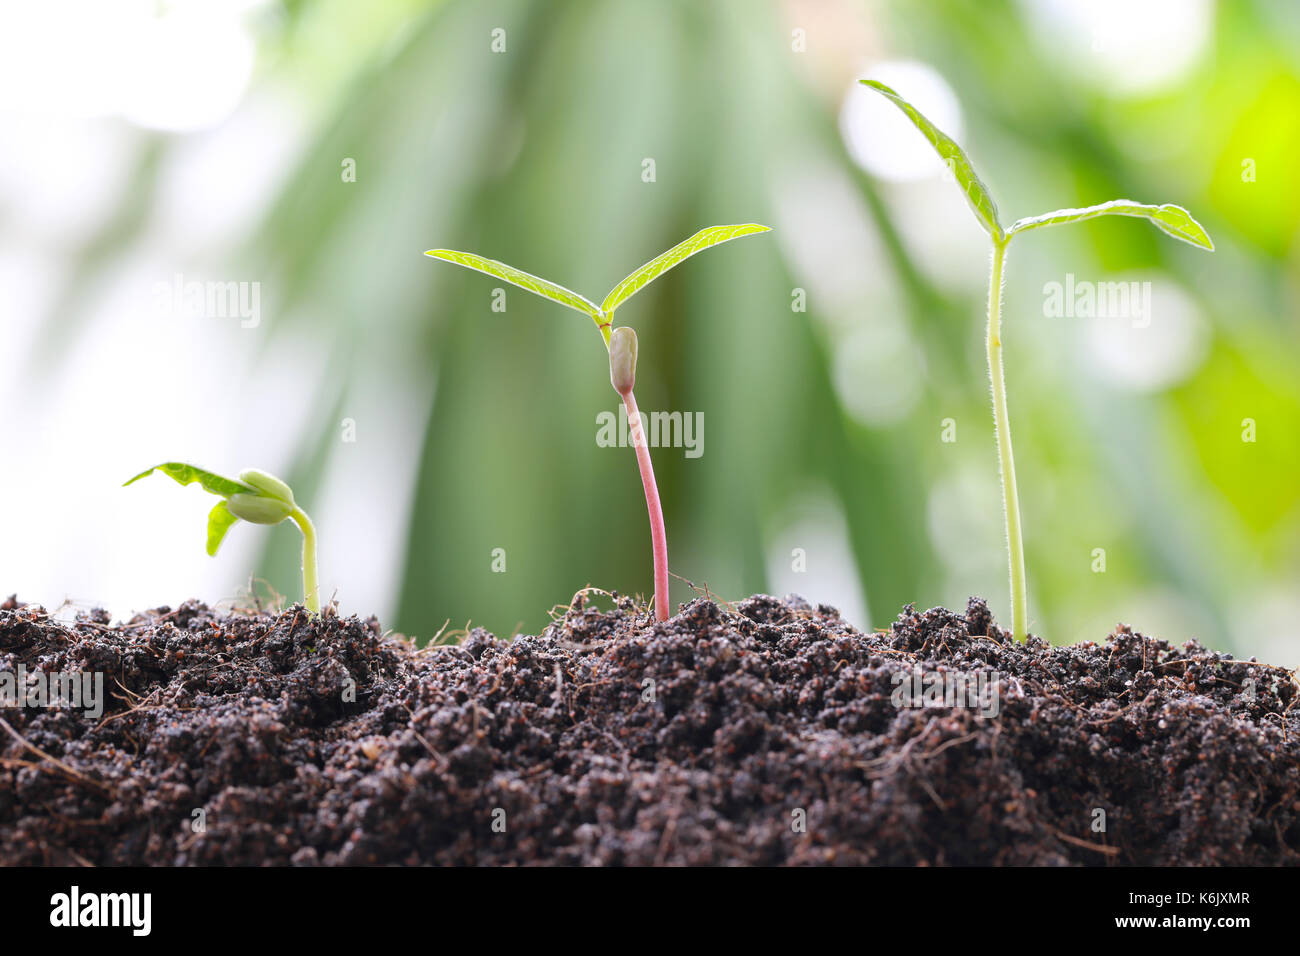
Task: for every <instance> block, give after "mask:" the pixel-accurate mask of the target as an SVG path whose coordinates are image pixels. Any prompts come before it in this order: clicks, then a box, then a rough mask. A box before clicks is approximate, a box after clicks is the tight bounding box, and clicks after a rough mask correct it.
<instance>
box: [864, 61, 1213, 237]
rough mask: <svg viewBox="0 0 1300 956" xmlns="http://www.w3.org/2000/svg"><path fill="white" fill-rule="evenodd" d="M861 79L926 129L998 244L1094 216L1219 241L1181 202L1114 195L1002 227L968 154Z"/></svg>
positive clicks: (887, 92)
mask: <svg viewBox="0 0 1300 956" xmlns="http://www.w3.org/2000/svg"><path fill="white" fill-rule="evenodd" d="M859 82H861V83H862V85H863V86H867V87H870V88H871V89H873V90H875V91H876V92H877V93H880V94H881V95H882V96H884V97H886V98H887V99H888V100H890V102H892V103H893V104H894V105H895V106H897V107H898V108H899V109H900V110H902V111H903V113H904V114H905V115H906V116H907V118H908V119H910V120H911V121H912V123H913V124H914V125H915V126H916V128H917V129H918V130H920V131H921V134H922V135H923V136H924V137H925V138H926V139H927V140H929V142H930V145H931V146H933V147H934V149H935V152H937V153H938V154H939V157H940V158H941V159H942V160H943V161H944V162H945V163H946V164H947V165H948V168H949V169H951V170H952V174H953V177H954V178H955V179H956V180H957V184H958V185H959V186H961V188H962V191H963V192H964V193H965V196H966V200H967V202H969V203H970V206H971V209H973V210H974V211H975V217H976V218H977V219H978V220H979V221H980V225H982V226H983V227H984V228H985V229H986V230H988V233H989V235H990V236H992V237H993V241H994V242H997V243H1004V242H1006V241H1007V240H1008V239H1010V238H1011V237H1012V236H1014V235H1015V234H1016V233H1019V232H1027V231H1029V230H1030V229H1039V228H1041V227H1043V226H1055V225H1059V224H1061V223H1066V222H1079V221H1081V220H1084V219H1094V218H1096V217H1097V216H1137V217H1139V218H1142V219H1146V220H1149V221H1150V222H1151V224H1152V225H1153V226H1155V227H1156V228H1157V229H1159V230H1161V231H1162V232H1165V233H1167V234H1168V235H1171V236H1173V237H1174V238H1175V239H1181V240H1182V241H1183V242H1187V243H1190V244H1192V245H1194V246H1197V247H1199V248H1201V249H1210V250H1213V249H1214V243H1213V242H1212V241H1211V240H1210V236H1209V234H1208V233H1206V231H1205V229H1204V227H1203V226H1202V225H1201V224H1200V223H1199V222H1197V221H1196V220H1195V219H1193V218H1192V215H1191V213H1189V212H1188V211H1187V210H1186V209H1184V208H1183V207H1182V206H1175V205H1174V204H1173V203H1165V204H1163V205H1159V206H1156V205H1149V204H1147V203H1139V202H1133V201H1132V200H1131V199H1114V200H1111V201H1110V202H1104V203H1101V204H1100V205H1097V206H1086V207H1084V208H1082V209H1058V210H1056V211H1055V212H1049V213H1044V214H1043V215H1041V216H1029V217H1027V218H1025V219H1019V220H1017V221H1016V222H1014V223H1012V225H1011V227H1010V228H1008V229H1006V230H1003V228H1002V224H1001V223H1000V222H999V221H998V207H997V205H996V204H995V203H994V202H993V196H992V194H991V193H990V192H989V190H988V187H987V186H985V185H984V183H983V181H982V180H981V179H980V178H979V176H978V175H976V173H975V167H974V166H972V165H971V161H970V159H969V157H967V155H966V153H965V152H964V151H963V150H962V148H961V147H960V146H958V145H957V144H956V142H954V141H953V139H952V138H951V137H950V136H948V135H947V134H946V133H944V132H943V131H942V130H940V129H939V128H938V127H936V126H935V125H934V124H933V123H931V122H930V121H929V120H928V119H926V118H925V116H924V115H922V114H921V112H920V110H918V109H917V108H916V107H914V106H913V105H912V104H911V103H909V102H907V100H905V99H903V98H902V97H901V96H899V95H898V94H897V93H896V92H894V91H893V90H892V89H890V88H889V87H888V86H886V85H885V84H884V83H879V82H877V81H875V80H861V81H859Z"/></svg>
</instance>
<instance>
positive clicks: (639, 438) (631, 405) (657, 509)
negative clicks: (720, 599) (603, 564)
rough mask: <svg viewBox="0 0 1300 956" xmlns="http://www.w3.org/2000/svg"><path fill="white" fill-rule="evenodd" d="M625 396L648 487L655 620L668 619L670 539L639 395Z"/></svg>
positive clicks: (642, 472) (647, 508) (629, 423)
mask: <svg viewBox="0 0 1300 956" xmlns="http://www.w3.org/2000/svg"><path fill="white" fill-rule="evenodd" d="M622 394H623V406H624V407H625V408H626V409H627V424H628V427H629V428H630V429H631V430H632V445H633V447H634V448H636V463H637V465H638V466H640V468H641V485H642V487H644V488H645V507H646V510H647V511H648V512H650V545H651V547H652V548H653V549H654V564H655V618H656V620H660V621H666V620H668V617H669V614H668V536H667V534H665V533H664V509H663V506H662V505H661V504H660V503H659V486H658V485H656V484H655V470H654V466H653V465H651V464H650V448H649V446H648V445H647V444H646V440H645V432H644V431H643V430H642V428H641V413H640V412H638V411H637V407H636V396H634V395H633V394H632V390H631V389H630V388H629V389H628V390H627V391H626V392H624V393H622Z"/></svg>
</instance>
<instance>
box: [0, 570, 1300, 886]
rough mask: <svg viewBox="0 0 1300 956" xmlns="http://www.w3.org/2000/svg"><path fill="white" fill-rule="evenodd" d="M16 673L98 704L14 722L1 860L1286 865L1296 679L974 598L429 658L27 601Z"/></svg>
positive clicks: (292, 623) (631, 613)
mask: <svg viewBox="0 0 1300 956" xmlns="http://www.w3.org/2000/svg"><path fill="white" fill-rule="evenodd" d="M601 601H602V602H603V603H604V604H605V605H608V604H609V603H610V602H609V601H608V600H606V599H601ZM20 664H21V665H23V666H24V667H25V669H26V671H27V672H28V673H29V674H31V673H34V672H36V671H44V672H47V673H49V672H69V671H87V672H98V673H102V674H103V675H104V682H105V695H106V697H107V702H106V706H105V709H104V711H103V714H102V715H100V716H99V717H98V718H95V719H88V718H87V717H86V716H85V715H84V714H83V713H81V712H78V711H73V710H70V709H66V708H61V709H54V708H33V707H7V708H3V709H0V721H3V724H2V725H0V862H3V863H7V864H87V863H88V864H101V865H103V864H164V865H170V864H175V865H189V864H304V865H317V864H376V863H437V864H537V863H559V864H733V863H738V864H895V865H906V866H911V865H918V864H921V865H925V864H929V865H942V864H1084V865H1116V864H1188V863H1199V864H1289V863H1294V862H1296V861H1297V859H1300V853H1298V851H1300V726H1298V724H1297V718H1296V716H1295V715H1293V714H1292V713H1291V711H1292V706H1293V704H1294V703H1295V700H1296V685H1295V684H1294V683H1293V681H1292V678H1291V676H1290V675H1289V674H1287V673H1285V672H1283V671H1280V670H1278V669H1275V668H1271V667H1267V666H1265V665H1262V664H1257V663H1253V662H1251V663H1243V662H1235V661H1231V660H1229V659H1228V658H1227V656H1226V655H1223V654H1218V653H1212V652H1210V651H1207V650H1205V649H1204V648H1202V647H1200V646H1199V645H1197V644H1196V643H1194V642H1192V643H1188V644H1185V645H1183V646H1182V647H1173V646H1171V645H1169V644H1168V643H1166V642H1164V641H1160V640H1154V639H1150V638H1145V637H1143V636H1142V635H1141V634H1138V633H1136V632H1134V631H1131V630H1129V629H1128V628H1125V627H1120V628H1118V629H1117V631H1116V633H1114V634H1113V635H1111V637H1110V638H1109V639H1108V640H1107V641H1106V642H1105V643H1102V644H1095V643H1085V644H1080V645H1077V646H1073V647H1052V646H1050V645H1047V644H1045V643H1043V642H1040V641H1038V640H1037V639H1035V638H1030V641H1029V643H1028V644H1026V645H1018V644H1015V643H1013V642H1012V641H1011V639H1010V636H1009V634H1007V632H1005V631H1000V630H999V629H998V628H997V627H996V626H995V624H994V622H993V620H992V618H991V616H990V614H989V611H988V609H987V607H986V606H985V605H984V603H983V602H982V601H978V600H974V599H972V600H971V602H970V603H969V605H968V606H967V608H966V612H965V614H958V613H954V612H951V611H948V610H945V609H943V608H935V609H932V610H929V611H924V612H917V611H914V610H913V609H912V608H911V607H908V608H905V609H904V611H903V613H902V615H900V617H899V620H898V622H897V623H895V624H894V625H893V626H892V628H891V629H890V630H889V631H883V632H878V633H870V634H863V633H861V632H859V631H857V630H855V629H854V628H852V627H850V626H849V625H848V624H847V623H845V622H844V621H843V620H841V619H840V617H839V615H838V613H837V612H836V611H835V610H834V609H832V608H828V607H812V606H809V605H808V604H807V603H805V602H803V601H802V600H801V599H799V598H796V597H790V598H787V599H786V600H784V601H782V600H779V599H777V598H773V597H766V596H761V595H760V596H756V597H753V598H751V599H749V600H747V601H744V602H742V603H740V604H738V605H735V606H728V605H720V604H717V603H714V602H713V601H711V600H707V599H703V598H701V599H699V600H696V601H694V602H692V603H691V604H689V605H687V606H686V607H685V608H684V609H683V610H682V612H681V613H679V614H678V615H677V616H676V617H674V618H673V619H671V620H670V621H668V622H666V623H663V624H654V623H652V622H651V621H650V620H649V618H648V616H647V614H646V612H645V611H644V610H643V609H639V608H636V607H634V606H633V604H632V603H631V602H630V601H629V600H627V599H618V606H617V607H615V608H614V609H612V610H601V609H599V608H597V607H596V606H594V605H593V604H589V603H588V602H587V599H586V597H585V596H584V595H579V596H578V597H576V598H575V599H574V602H573V604H572V605H570V606H569V607H568V608H567V610H566V609H565V608H564V607H563V606H562V607H561V608H560V609H559V612H557V616H556V620H555V622H554V623H553V624H552V625H550V626H549V627H548V628H547V629H546V630H545V631H544V632H543V633H542V634H541V635H540V636H536V637H520V638H517V639H515V640H514V641H504V640H500V639H498V638H495V637H493V636H492V635H491V634H488V633H486V632H485V631H482V630H474V631H471V632H470V633H469V634H467V635H463V637H462V639H461V641H460V642H459V644H444V645H439V646H430V647H427V648H425V649H423V650H417V649H415V647H413V646H412V645H411V644H409V643H407V642H406V641H404V640H402V639H400V638H397V637H389V636H384V635H383V634H382V632H381V629H380V626H379V624H378V622H376V621H375V620H373V619H371V620H368V621H366V620H360V619H358V618H355V617H352V618H347V619H341V618H339V617H337V616H335V615H334V614H333V613H332V612H330V611H327V612H326V614H325V615H324V616H323V617H322V618H319V619H315V620H313V619H312V618H310V617H309V615H308V614H307V613H306V612H305V611H304V610H303V609H302V608H301V607H293V608H290V609H289V610H287V611H284V612H282V613H275V614H263V613H253V612H247V613H239V612H236V613H233V614H224V613H217V612H215V611H213V610H211V609H209V608H208V607H206V606H204V605H202V604H199V603H194V602H191V603H187V604H184V605H182V606H180V607H179V608H177V609H175V610H170V609H168V608H159V609H158V610H156V611H152V612H149V613H147V614H143V615H140V616H138V617H136V618H135V619H133V620H132V621H130V622H128V623H126V624H120V625H110V623H109V621H108V618H107V615H105V614H104V613H102V612H94V613H91V614H86V615H83V616H81V617H79V618H78V619H77V621H76V622H75V623H59V622H57V621H55V620H53V619H52V618H51V617H50V616H49V615H47V614H46V612H45V611H43V610H42V609H40V608H38V607H35V606H25V605H23V604H21V603H19V602H17V601H16V600H14V599H12V598H11V599H10V600H9V601H7V602H5V603H4V604H3V605H0V674H3V673H4V672H10V673H17V672H18V667H19V665H20ZM981 673H982V674H984V675H985V678H986V680H987V681H988V683H986V684H985V685H983V686H984V690H985V692H986V695H985V696H984V697H975V696H972V695H963V692H961V690H960V685H959V684H958V683H956V681H957V680H958V679H959V678H963V677H971V676H973V675H976V674H981ZM993 676H996V678H997V682H996V684H993V682H992V678H993ZM936 680H942V681H944V683H943V684H942V685H938V690H933V688H935V687H936V685H935V684H934V681H936ZM953 688H956V689H953ZM990 688H993V690H990ZM944 689H949V690H950V693H949V696H948V699H946V700H945V699H944V698H943V695H942V693H941V692H942V691H943V690H944ZM994 710H996V715H994V714H993V711H994Z"/></svg>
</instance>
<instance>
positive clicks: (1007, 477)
mask: <svg viewBox="0 0 1300 956" xmlns="http://www.w3.org/2000/svg"><path fill="white" fill-rule="evenodd" d="M1009 241H1010V240H1009V238H1008V239H1003V240H997V239H995V240H994V241H993V267H992V270H991V274H990V276H989V328H988V341H987V347H988V358H989V384H990V385H991V386H992V390H993V426H994V429H995V430H996V431H997V437H998V464H999V466H1000V469H1001V472H1002V511H1003V514H1005V515H1006V519H1007V560H1008V564H1009V565H1010V569H1011V633H1012V635H1013V636H1014V637H1015V639H1016V640H1017V641H1024V640H1025V638H1026V635H1027V634H1028V629H1027V621H1028V617H1029V602H1028V597H1027V594H1028V592H1027V588H1026V585H1025V544H1024V540H1023V538H1022V537H1021V532H1020V493H1019V492H1018V491H1017V490H1016V461H1015V456H1014V455H1013V454H1012V452H1011V419H1010V417H1009V416H1008V415H1007V383H1006V377H1005V375H1004V374H1003V372H1002V267H1003V264H1004V262H1005V260H1006V254H1007V243H1008V242H1009Z"/></svg>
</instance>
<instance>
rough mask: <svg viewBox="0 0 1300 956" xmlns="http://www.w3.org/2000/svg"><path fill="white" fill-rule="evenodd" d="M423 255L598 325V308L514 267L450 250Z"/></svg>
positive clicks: (577, 296) (573, 294)
mask: <svg viewBox="0 0 1300 956" xmlns="http://www.w3.org/2000/svg"><path fill="white" fill-rule="evenodd" d="M425 255H426V256H433V257H434V258H435V259H443V260H445V261H447V262H454V263H455V264H456V265H458V266H464V267H465V268H466V269H474V270H475V271H477V272H482V273H484V274H486V275H490V276H495V277H496V278H498V279H503V280H505V281H506V282H509V283H510V284H511V285H517V286H519V288H521V289H527V290H528V291H529V292H532V293H534V294H535V295H540V296H542V298H545V299H550V300H551V301H552V302H558V303H560V304H561V305H567V306H568V307H569V308H571V309H576V310H577V311H578V312H581V313H583V314H584V315H589V316H591V317H592V318H593V319H596V323H597V325H599V324H600V319H599V315H600V308H599V307H598V306H597V305H596V303H594V302H591V301H588V300H587V299H586V298H584V297H583V296H580V295H578V293H576V292H574V291H573V290H571V289H566V288H565V287H564V286H562V285H556V284H555V283H554V282H548V281H547V280H546V279H540V278H538V277H537V276H535V275H530V274H529V273H527V272H524V271H522V270H521V269H516V268H515V267H514V266H508V265H506V264H505V263H504V262H497V261H496V260H495V259H485V258H483V256H476V255H474V254H473V253H472V252H457V251H456V250H454V249H430V250H428V251H427V252H425Z"/></svg>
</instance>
